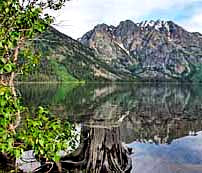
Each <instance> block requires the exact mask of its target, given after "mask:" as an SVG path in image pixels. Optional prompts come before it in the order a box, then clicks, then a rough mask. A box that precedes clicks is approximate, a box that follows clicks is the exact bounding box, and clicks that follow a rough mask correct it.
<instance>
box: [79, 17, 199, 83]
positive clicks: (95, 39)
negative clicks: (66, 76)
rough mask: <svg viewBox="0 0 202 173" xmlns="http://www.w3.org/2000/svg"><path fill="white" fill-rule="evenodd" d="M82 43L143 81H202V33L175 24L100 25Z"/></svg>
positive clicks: (109, 62)
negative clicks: (189, 30) (192, 31)
mask: <svg viewBox="0 0 202 173" xmlns="http://www.w3.org/2000/svg"><path fill="white" fill-rule="evenodd" d="M79 41H80V42H81V43H82V44H84V45H86V46H88V47H90V48H93V49H94V50H95V51H96V52H97V54H99V55H100V58H101V59H102V61H104V62H106V63H107V64H108V65H109V66H111V67H112V68H115V69H117V71H119V72H124V73H126V74H127V75H128V76H133V77H134V78H138V79H140V80H143V81H148V80H149V81H165V80H166V81H167V80H174V81H176V80H177V81H196V82H201V81H202V34H200V33H191V32H188V31H186V30H185V29H183V28H182V27H180V26H178V25H177V24H175V23H173V22H172V21H160V20H157V21H145V22H141V23H134V22H132V21H131V20H126V21H122V22H120V24H119V25H118V26H116V27H115V26H108V25H106V24H99V25H97V26H95V27H94V29H93V30H91V31H89V32H87V33H86V34H84V35H83V36H82V37H81V38H80V39H79Z"/></svg>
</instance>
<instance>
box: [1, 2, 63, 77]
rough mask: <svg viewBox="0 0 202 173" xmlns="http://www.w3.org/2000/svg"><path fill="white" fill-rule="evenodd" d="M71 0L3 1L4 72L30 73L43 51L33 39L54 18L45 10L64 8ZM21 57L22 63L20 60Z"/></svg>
mask: <svg viewBox="0 0 202 173" xmlns="http://www.w3.org/2000/svg"><path fill="white" fill-rule="evenodd" d="M65 1H67V0H58V1H54V0H46V1H44V0H29V1H27V0H7V1H5V0H0V23H1V27H0V74H1V75H5V74H8V73H11V72H13V73H18V72H20V73H24V72H25V73H26V72H27V71H28V70H31V69H32V68H33V66H35V65H36V64H37V62H38V59H39V57H40V56H39V54H35V52H34V51H33V50H32V49H31V47H32V42H31V40H32V39H33V38H34V37H36V36H37V35H38V34H40V33H42V32H43V31H45V30H46V28H47V27H48V26H49V25H50V24H51V23H52V22H53V17H51V16H50V15H48V14H47V13H45V14H44V10H45V9H47V8H49V9H53V10H58V9H60V8H61V7H62V6H63V5H64V3H65ZM19 58H21V62H23V63H19V61H18V59H19Z"/></svg>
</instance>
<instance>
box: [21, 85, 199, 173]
mask: <svg viewBox="0 0 202 173" xmlns="http://www.w3.org/2000/svg"><path fill="white" fill-rule="evenodd" d="M18 88H19V90H20V93H22V97H23V98H24V101H25V103H26V104H27V106H29V107H30V108H32V109H33V108H34V107H36V106H38V105H47V106H48V107H49V108H50V110H52V112H54V113H55V114H57V116H60V117H62V118H66V119H68V120H70V121H72V122H75V123H78V124H81V127H82V129H83V134H81V135H83V136H85V140H84V138H82V139H83V143H84V144H85V142H86V143H87V146H85V147H84V146H81V147H80V151H79V152H80V153H81V154H80V157H74V158H73V159H74V161H75V162H76V161H77V163H78V162H81V161H82V160H83V159H87V160H85V164H83V166H81V165H80V166H79V169H84V168H86V169H89V170H90V169H92V168H93V169H94V170H95V168H97V167H98V168H97V169H96V170H97V171H95V172H104V169H102V168H101V167H102V166H104V167H105V168H106V167H108V168H107V169H108V170H107V169H106V170H105V172H106V171H108V172H110V171H115V172H119V171H121V170H122V171H123V170H125V169H128V166H130V159H132V165H133V168H132V171H131V172H134V173H136V172H137V173H147V172H149V173H157V172H163V173H177V172H183V173H186V172H188V173H198V172H200V173H201V172H202V166H200V165H201V163H202V134H201V132H200V131H201V130H202V87H201V86H197V85H175V84H172V85H167V84H155V85H149V84H129V83H126V84H116V85H115V84H113V85H104V84H86V85H83V86H76V87H74V86H70V85H68V84H64V85H57V84H54V85H53V84H49V85H45V84H43V85H42V84H36V85H31V86H30V85H29V84H22V85H19V86H18ZM84 132H85V133H84ZM125 143H126V144H127V146H126V145H125ZM130 148H132V149H133V150H132V154H131V152H130ZM84 149H85V151H86V155H85V153H83V151H82V150H84ZM107 153H108V154H107ZM109 153H111V155H110V154H109ZM82 154H83V155H82ZM129 154H130V155H129ZM77 156H78V155H77ZM81 157H82V158H81ZM112 158H114V159H112ZM63 159H64V158H63ZM66 159H67V158H66ZM69 159H71V158H68V160H69ZM75 159H76V160H75ZM64 160H65V159H64ZM69 163H70V162H69ZM106 165H108V166H106ZM118 165H119V166H118ZM71 166H72V165H71ZM74 166H75V165H74ZM64 167H65V166H64ZM72 167H73V166H72ZM99 167H100V168H99ZM77 168H78V167H77ZM118 169H120V170H119V171H117V170H118ZM128 170H130V169H128Z"/></svg>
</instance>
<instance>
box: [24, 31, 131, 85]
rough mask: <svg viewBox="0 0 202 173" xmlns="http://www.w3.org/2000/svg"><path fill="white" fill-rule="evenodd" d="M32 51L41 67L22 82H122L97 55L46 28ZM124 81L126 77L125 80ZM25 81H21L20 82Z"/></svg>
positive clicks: (113, 70) (76, 42) (121, 74)
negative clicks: (39, 57) (37, 53)
mask: <svg viewBox="0 0 202 173" xmlns="http://www.w3.org/2000/svg"><path fill="white" fill-rule="evenodd" d="M34 43H35V51H38V52H41V53H42V56H41V63H40V65H39V66H37V67H36V69H35V70H34V71H32V72H31V73H30V74H29V75H28V76H27V77H26V79H25V80H26V81H76V80H85V81H111V80H112V78H113V79H114V78H120V79H121V78H124V75H125V74H124V72H120V73H119V72H117V73H116V69H115V68H111V66H109V65H108V64H107V63H106V62H104V61H102V60H101V59H100V57H99V55H98V54H97V53H96V52H95V51H94V50H93V49H90V48H88V47H86V46H84V45H82V44H81V43H79V42H78V41H76V40H73V39H72V38H70V37H68V36H66V35H64V34H62V33H60V32H59V31H57V30H56V29H54V28H52V27H50V28H49V29H48V31H46V32H44V33H43V34H42V35H41V36H40V37H39V38H36V39H35V41H34ZM125 77H126V79H128V78H127V75H126V76H125ZM24 78H25V77H23V79H21V80H24Z"/></svg>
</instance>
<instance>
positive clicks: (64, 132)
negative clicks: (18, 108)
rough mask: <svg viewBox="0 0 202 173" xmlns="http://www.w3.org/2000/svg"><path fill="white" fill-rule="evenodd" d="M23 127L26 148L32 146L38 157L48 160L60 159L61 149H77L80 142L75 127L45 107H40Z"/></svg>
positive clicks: (21, 135)
mask: <svg viewBox="0 0 202 173" xmlns="http://www.w3.org/2000/svg"><path fill="white" fill-rule="evenodd" d="M23 129H24V130H22V133H21V134H20V139H21V140H23V141H24V144H25V146H26V148H30V147H31V149H32V150H33V151H34V154H35V155H36V156H37V157H39V158H45V159H47V160H48V161H59V159H60V156H59V151H61V150H66V149H69V150H70V149H75V147H76V143H77V142H78V141H77V133H76V131H75V127H74V126H73V125H72V124H70V123H69V122H64V123H63V122H62V121H61V120H60V119H57V118H54V117H51V115H50V113H49V111H48V110H46V109H44V108H43V107H39V110H38V114H37V117H36V118H35V119H31V118H28V119H26V122H25V123H24V127H23Z"/></svg>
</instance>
